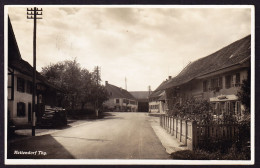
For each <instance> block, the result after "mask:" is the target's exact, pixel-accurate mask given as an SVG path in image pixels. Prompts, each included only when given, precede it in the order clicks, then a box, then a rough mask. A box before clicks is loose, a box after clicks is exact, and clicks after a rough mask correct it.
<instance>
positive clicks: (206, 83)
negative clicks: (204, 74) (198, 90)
mask: <svg viewBox="0 0 260 168" xmlns="http://www.w3.org/2000/svg"><path fill="white" fill-rule="evenodd" d="M207 91H208V81H203V92H207Z"/></svg>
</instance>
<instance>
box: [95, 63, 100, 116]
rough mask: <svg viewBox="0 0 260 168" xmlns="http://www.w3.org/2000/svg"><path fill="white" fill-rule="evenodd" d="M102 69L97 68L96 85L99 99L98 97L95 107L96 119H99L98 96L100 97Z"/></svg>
mask: <svg viewBox="0 0 260 168" xmlns="http://www.w3.org/2000/svg"><path fill="white" fill-rule="evenodd" d="M100 71H101V70H100V69H99V67H98V66H96V67H95V75H96V85H97V97H96V103H95V104H96V105H95V110H96V117H98V111H99V109H98V96H99V88H98V86H99V83H100Z"/></svg>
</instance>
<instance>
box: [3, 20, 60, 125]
mask: <svg viewBox="0 0 260 168" xmlns="http://www.w3.org/2000/svg"><path fill="white" fill-rule="evenodd" d="M32 73H33V67H32V66H31V65H30V64H29V63H28V62H26V61H24V60H23V59H22V57H21V54H20V51H19V48H18V45H17V42H16V39H15V35H14V32H13V28H12V25H11V22H10V19H9V18H8V86H7V87H8V109H7V110H8V119H9V120H12V121H13V122H14V124H15V125H16V126H17V127H19V126H26V125H30V124H31V122H32V92H33V83H32ZM58 92H59V91H58V90H57V88H56V87H54V86H53V85H51V84H49V83H48V82H47V80H46V79H45V78H44V77H43V76H42V75H40V73H38V72H36V98H35V103H36V118H38V122H39V121H40V120H39V119H40V118H41V115H42V114H43V112H44V110H45V106H59V105H60V104H59V102H60V101H61V99H62V98H61V97H60V98H61V99H60V101H59V100H58V99H57V97H58V95H57V94H58Z"/></svg>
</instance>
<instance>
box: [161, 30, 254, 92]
mask: <svg viewBox="0 0 260 168" xmlns="http://www.w3.org/2000/svg"><path fill="white" fill-rule="evenodd" d="M250 57H251V35H248V36H246V37H244V38H242V39H240V40H238V41H235V42H234V43H232V44H230V45H228V46H226V47H224V48H222V49H220V50H218V51H217V52H215V53H213V54H211V55H209V56H206V57H203V58H201V59H198V60H196V61H194V62H192V63H190V64H189V65H188V66H187V67H186V68H184V69H183V70H182V71H181V72H180V73H179V74H178V75H177V76H176V77H174V78H172V79H170V80H168V81H164V82H163V83H162V84H161V85H160V86H159V87H158V88H157V89H156V90H162V89H166V88H170V87H173V86H178V85H181V84H184V83H187V82H189V81H191V80H192V79H195V78H196V77H199V76H202V75H205V74H207V73H211V72H215V71H218V70H221V69H224V68H228V67H231V66H234V65H238V64H241V63H243V62H244V61H246V60H249V59H250Z"/></svg>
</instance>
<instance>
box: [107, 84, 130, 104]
mask: <svg viewBox="0 0 260 168" xmlns="http://www.w3.org/2000/svg"><path fill="white" fill-rule="evenodd" d="M105 88H106V90H107V91H108V93H109V95H110V98H127V99H132V100H135V98H134V97H133V96H132V95H131V94H130V93H129V92H128V91H127V90H125V89H122V88H119V87H117V86H115V85H111V84H109V83H107V84H106V86H105ZM111 93H112V95H111Z"/></svg>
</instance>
